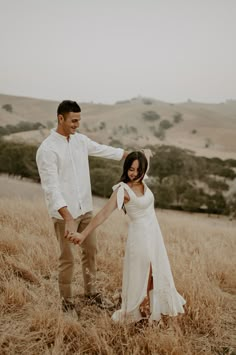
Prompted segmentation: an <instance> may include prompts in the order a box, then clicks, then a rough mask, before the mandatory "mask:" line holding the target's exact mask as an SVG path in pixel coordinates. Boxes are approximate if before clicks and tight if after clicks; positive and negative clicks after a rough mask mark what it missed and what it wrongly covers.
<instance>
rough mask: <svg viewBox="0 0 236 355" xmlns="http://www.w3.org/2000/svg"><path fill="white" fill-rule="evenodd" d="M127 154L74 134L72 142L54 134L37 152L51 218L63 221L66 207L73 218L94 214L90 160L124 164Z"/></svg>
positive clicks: (71, 136)
mask: <svg viewBox="0 0 236 355" xmlns="http://www.w3.org/2000/svg"><path fill="white" fill-rule="evenodd" d="M123 153H124V150H123V149H121V148H113V147H109V146H106V145H102V144H98V143H96V142H94V141H92V140H91V139H89V138H88V137H87V136H85V135H83V134H80V133H75V134H74V135H70V139H69V141H68V140H67V138H66V137H64V136H63V135H61V134H59V133H57V132H56V131H55V130H52V131H51V134H50V135H49V136H48V137H47V138H46V139H45V140H44V141H43V142H42V144H41V145H40V147H39V148H38V150H37V154H36V162H37V166H38V170H39V175H40V178H41V184H42V188H43V190H44V193H45V199H46V204H47V207H48V212H49V215H50V216H51V217H55V218H58V219H62V217H61V215H60V214H59V212H58V210H59V209H60V208H62V207H64V206H67V207H68V210H69V211H70V213H71V214H72V216H73V218H77V217H79V216H80V215H82V214H84V213H86V212H89V211H92V209H93V205H92V193H91V183H90V174H89V162H88V156H89V155H91V156H96V157H103V158H108V159H114V160H121V158H122V156H123Z"/></svg>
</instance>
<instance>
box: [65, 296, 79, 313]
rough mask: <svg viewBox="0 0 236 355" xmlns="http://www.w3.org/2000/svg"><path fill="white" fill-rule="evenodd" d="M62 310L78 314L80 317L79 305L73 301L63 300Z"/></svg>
mask: <svg viewBox="0 0 236 355" xmlns="http://www.w3.org/2000/svg"><path fill="white" fill-rule="evenodd" d="M62 310H63V312H66V313H71V314H76V315H77V316H78V317H79V316H80V311H79V308H78V306H77V305H75V304H74V303H73V302H72V301H69V300H65V299H63V300H62Z"/></svg>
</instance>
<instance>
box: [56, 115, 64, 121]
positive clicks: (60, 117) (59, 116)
mask: <svg viewBox="0 0 236 355" xmlns="http://www.w3.org/2000/svg"><path fill="white" fill-rule="evenodd" d="M57 118H58V123H62V122H63V121H64V117H63V115H58V116H57Z"/></svg>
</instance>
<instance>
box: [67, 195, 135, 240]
mask: <svg viewBox="0 0 236 355" xmlns="http://www.w3.org/2000/svg"><path fill="white" fill-rule="evenodd" d="M128 201H129V196H128V194H127V193H125V199H124V203H127V202H128ZM116 208H117V190H116V191H114V192H113V194H112V195H111V197H110V199H109V200H108V202H107V203H106V204H105V206H104V207H103V208H102V209H101V211H99V212H98V213H97V214H96V216H95V217H93V218H92V219H91V221H90V223H89V224H88V225H87V227H86V228H85V229H84V230H83V232H81V233H68V234H67V235H66V238H67V239H68V240H70V241H71V242H73V243H75V244H81V243H82V242H83V241H84V239H85V238H86V237H87V236H88V235H89V234H90V233H91V232H92V231H93V230H94V229H95V228H97V227H98V226H100V224H102V223H103V222H104V221H105V220H106V219H107V218H108V217H109V216H110V215H111V214H112V212H113V211H114V210H115V209H116Z"/></svg>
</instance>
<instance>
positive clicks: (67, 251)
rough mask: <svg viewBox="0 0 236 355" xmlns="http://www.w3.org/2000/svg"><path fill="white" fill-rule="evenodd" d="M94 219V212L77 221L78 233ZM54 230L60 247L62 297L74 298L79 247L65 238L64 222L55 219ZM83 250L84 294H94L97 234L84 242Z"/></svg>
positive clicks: (60, 286) (80, 217)
mask: <svg viewBox="0 0 236 355" xmlns="http://www.w3.org/2000/svg"><path fill="white" fill-rule="evenodd" d="M91 218H92V212H87V213H85V214H84V215H82V216H79V217H78V218H77V219H75V222H76V223H77V231H78V232H82V231H83V230H84V229H85V227H86V226H87V225H88V224H89V222H90V220H91ZM53 223H54V229H55V232H56V236H57V240H58V242H59V245H60V256H59V277H58V282H59V291H60V296H61V297H63V298H64V299H68V298H71V297H72V277H73V271H74V253H75V252H76V250H77V247H76V246H75V245H74V244H73V243H71V242H69V241H68V240H67V239H65V237H64V233H65V222H64V220H60V219H56V218H53ZM81 249H82V270H83V279H84V293H85V294H94V293H95V292H96V291H95V282H96V254H97V239H96V233H95V232H92V233H91V234H90V235H88V237H87V238H86V239H85V240H84V242H83V243H82V245H81Z"/></svg>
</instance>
